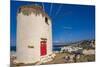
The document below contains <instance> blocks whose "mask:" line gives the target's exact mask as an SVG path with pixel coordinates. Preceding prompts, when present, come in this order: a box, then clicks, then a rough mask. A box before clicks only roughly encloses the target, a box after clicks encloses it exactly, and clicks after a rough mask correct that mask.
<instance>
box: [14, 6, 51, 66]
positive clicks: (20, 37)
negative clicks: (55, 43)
mask: <svg viewBox="0 0 100 67" xmlns="http://www.w3.org/2000/svg"><path fill="white" fill-rule="evenodd" d="M51 24H52V23H51V19H50V17H49V16H48V15H47V14H46V13H45V12H44V11H43V8H42V7H41V6H37V5H25V6H21V7H20V8H19V9H18V13H17V41H16V43H17V45H16V46H17V62H18V63H25V64H27V63H36V62H38V61H41V59H42V58H45V57H48V56H51V55H52V25H51Z"/></svg>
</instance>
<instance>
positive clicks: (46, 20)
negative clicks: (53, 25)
mask: <svg viewBox="0 0 100 67" xmlns="http://www.w3.org/2000/svg"><path fill="white" fill-rule="evenodd" d="M45 22H46V24H48V25H49V23H48V18H47V17H45Z"/></svg>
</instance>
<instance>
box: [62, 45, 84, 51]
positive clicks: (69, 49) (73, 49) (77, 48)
mask: <svg viewBox="0 0 100 67" xmlns="http://www.w3.org/2000/svg"><path fill="white" fill-rule="evenodd" d="M79 49H82V48H80V47H74V46H67V47H62V48H61V52H63V51H68V52H72V51H78V50H79Z"/></svg>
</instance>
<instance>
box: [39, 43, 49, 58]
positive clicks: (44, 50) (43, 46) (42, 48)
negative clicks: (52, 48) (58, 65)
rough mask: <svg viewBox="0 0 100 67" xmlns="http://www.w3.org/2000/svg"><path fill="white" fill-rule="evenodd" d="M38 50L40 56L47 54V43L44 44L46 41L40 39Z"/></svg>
mask: <svg viewBox="0 0 100 67" xmlns="http://www.w3.org/2000/svg"><path fill="white" fill-rule="evenodd" d="M40 52H41V56H43V55H46V54H47V44H46V41H41V44H40Z"/></svg>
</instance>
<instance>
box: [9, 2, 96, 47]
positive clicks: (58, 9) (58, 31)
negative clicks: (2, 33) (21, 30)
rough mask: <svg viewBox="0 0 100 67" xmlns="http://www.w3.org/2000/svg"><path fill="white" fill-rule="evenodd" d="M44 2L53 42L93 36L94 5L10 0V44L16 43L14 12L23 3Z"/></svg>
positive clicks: (15, 12)
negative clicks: (49, 19) (50, 22)
mask: <svg viewBox="0 0 100 67" xmlns="http://www.w3.org/2000/svg"><path fill="white" fill-rule="evenodd" d="M30 4H38V5H40V6H42V4H44V9H45V12H46V13H47V14H48V15H49V16H50V17H51V19H52V34H53V42H71V41H79V40H87V39H94V38H95V6H89V5H74V4H73V5H72V4H57V3H52V4H51V3H41V2H23V1H11V45H16V14H17V9H18V8H19V7H20V6H23V5H30Z"/></svg>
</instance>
